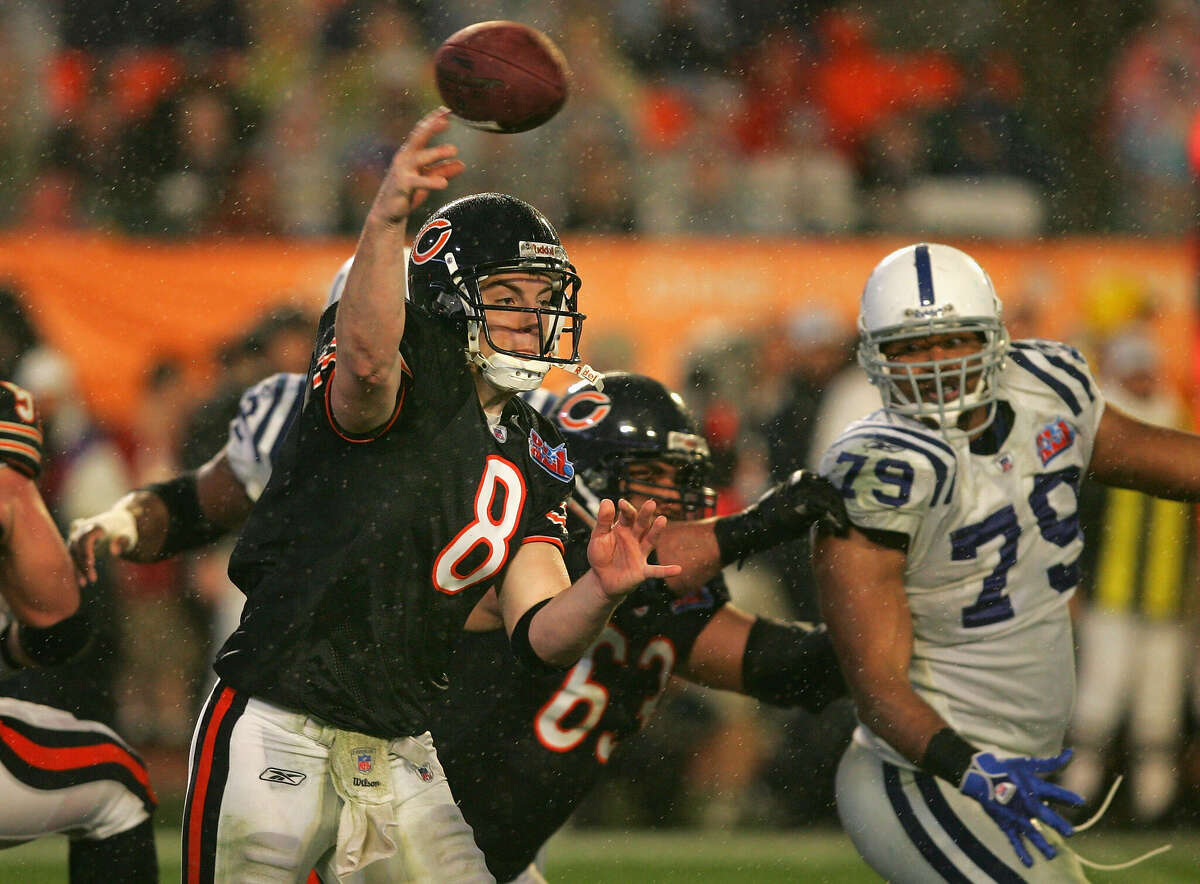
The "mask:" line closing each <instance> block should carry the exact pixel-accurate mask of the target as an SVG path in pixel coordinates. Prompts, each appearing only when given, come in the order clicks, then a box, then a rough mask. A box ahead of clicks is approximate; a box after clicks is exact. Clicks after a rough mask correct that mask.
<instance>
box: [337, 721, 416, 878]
mask: <svg viewBox="0 0 1200 884" xmlns="http://www.w3.org/2000/svg"><path fill="white" fill-rule="evenodd" d="M390 742H391V741H390V740H385V739H382V738H380V737H368V736H367V735H366V734H359V733H355V732H354V731H343V730H339V731H338V732H337V735H336V736H335V737H334V738H333V745H332V746H331V747H330V750H329V771H330V776H331V778H332V779H333V788H334V789H335V790H336V791H337V793H338V795H339V796H340V797H341V799H342V802H343V803H342V814H341V817H340V818H339V819H338V832H337V847H336V849H335V852H334V858H333V871H334V874H336V875H337V876H338V877H342V876H344V875H349V874H350V873H352V872H356V871H358V870H359V869H362V868H364V867H366V866H368V865H370V864H371V863H373V862H375V861H376V860H381V859H386V858H387V857H389V856H392V855H394V854H395V853H396V842H397V839H398V836H399V833H398V832H395V831H389V830H391V829H395V828H396V827H397V825H398V823H397V822H396V808H395V804H394V799H395V792H394V791H393V789H392V765H391V761H390V759H389V757H388V746H389V743H390Z"/></svg>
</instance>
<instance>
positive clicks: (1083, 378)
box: [1046, 355, 1096, 402]
mask: <svg viewBox="0 0 1200 884" xmlns="http://www.w3.org/2000/svg"><path fill="white" fill-rule="evenodd" d="M1046 361H1047V362H1049V363H1050V364H1051V365H1057V366H1058V367H1059V368H1061V369H1062V370H1063V371H1065V372H1066V373H1067V374H1069V375H1070V376H1071V377H1073V378H1075V380H1077V381H1079V386H1081V387H1083V392H1085V393H1087V397H1088V399H1090V400H1091V401H1092V402H1095V401H1096V397H1095V395H1094V394H1093V393H1092V385H1091V384H1090V383H1088V379H1087V375H1085V374H1084V373H1083V372H1081V371H1080V370H1079V369H1078V368H1076V367H1075V366H1073V365H1071V363H1069V362H1067V361H1066V360H1065V359H1063V358H1062V357H1060V356H1050V355H1047V356H1046Z"/></svg>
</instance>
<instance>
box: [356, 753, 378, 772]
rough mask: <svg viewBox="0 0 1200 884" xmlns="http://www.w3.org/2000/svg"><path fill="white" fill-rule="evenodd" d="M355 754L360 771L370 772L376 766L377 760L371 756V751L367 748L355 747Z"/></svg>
mask: <svg viewBox="0 0 1200 884" xmlns="http://www.w3.org/2000/svg"><path fill="white" fill-rule="evenodd" d="M354 755H355V757H356V759H357V761H358V771H359V773H370V772H371V769H372V768H373V767H375V760H374V759H373V758H372V757H371V753H370V751H369V750H367V749H355V750H354Z"/></svg>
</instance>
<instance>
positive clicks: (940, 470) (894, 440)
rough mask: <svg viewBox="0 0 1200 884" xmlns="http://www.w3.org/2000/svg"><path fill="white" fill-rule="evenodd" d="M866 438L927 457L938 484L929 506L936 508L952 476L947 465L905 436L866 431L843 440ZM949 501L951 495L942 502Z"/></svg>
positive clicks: (934, 488)
mask: <svg viewBox="0 0 1200 884" xmlns="http://www.w3.org/2000/svg"><path fill="white" fill-rule="evenodd" d="M864 437H865V438H867V439H878V440H880V441H881V442H890V443H891V444H893V445H899V446H900V447H901V448H905V449H907V450H909V451H915V452H917V453H918V454H923V455H925V457H926V459H927V460H928V461H929V463H930V465H932V466H933V474H934V475H935V476H936V477H937V483H936V484H935V485H934V486H933V495H932V496H931V497H930V498H929V505H930V506H934V505H936V504H937V502H938V495H940V494H941V493H942V487H943V486H944V485H945V484H946V477H947V476H948V475H949V474H950V470H949V468H948V467H947V466H946V464H944V463H942V461H941V460H939V459H938V456H937V455H936V454H934V453H933V452H932V451H930V450H929V449H928V448H922V447H921V446H920V445H917V444H916V443H914V442H911V441H909V440H908V439H905V438H904V437H903V436H892V435H888V434H887V433H883V432H880V431H879V430H866V431H863V432H861V433H854V434H853V435H851V436H844V437H843V438H845V439H860V438H864ZM949 499H950V495H949V494H947V495H946V496H945V498H943V500H942V502H943V503H946V502H947V501H949Z"/></svg>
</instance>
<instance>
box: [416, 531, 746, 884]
mask: <svg viewBox="0 0 1200 884" xmlns="http://www.w3.org/2000/svg"><path fill="white" fill-rule="evenodd" d="M571 538H572V539H571V541H570V543H569V545H568V549H567V557H566V558H567V564H568V567H569V568H570V571H571V577H572V578H573V579H577V578H578V577H579V575H580V574H581V573H582V572H583V571H585V570H586V569H587V550H586V547H587V534H586V533H582V536H581V533H580V532H577V531H574V530H573V531H572V534H571ZM728 600H729V593H728V590H727V589H726V588H725V582H724V580H723V579H722V578H721V577H720V576H719V575H718V576H717V577H716V578H715V579H714V580H713V581H711V582H710V583H709V584H708V585H707V586H705V587H704V588H703V589H702V590H700V591H699V592H697V593H695V594H694V595H692V596H689V597H685V598H676V597H675V596H673V595H672V594H671V593H670V592H669V591H668V590H667V588H666V586H665V584H663V582H662V581H659V580H650V581H647V582H645V583H643V584H642V585H641V586H639V587H638V588H637V589H635V590H634V591H633V592H632V593H631V594H630V595H629V597H628V598H627V599H626V600H625V601H624V602H622V604H621V605H620V606H619V607H618V608H617V610H616V612H615V613H614V614H613V617H612V620H611V621H610V622H609V624H608V626H607V627H605V629H604V632H603V633H601V635H600V637H599V638H598V639H597V640H596V642H595V644H593V645H592V647H591V649H590V650H589V651H588V652H587V654H585V655H584V656H583V658H582V659H581V660H580V661H579V662H578V663H576V664H575V665H574V666H573V667H572V668H571V669H570V670H568V671H567V672H565V673H545V674H536V675H535V674H533V673H531V672H529V671H528V670H527V669H525V668H523V667H522V666H521V665H520V664H519V663H518V662H517V661H516V659H515V658H514V656H513V653H512V651H511V650H510V649H509V647H508V641H507V639H506V637H505V634H504V632H503V630H497V631H495V632H487V633H467V634H465V636H464V639H463V641H461V642H460V643H459V645H458V647H457V648H456V649H455V652H454V655H453V658H452V663H451V673H452V678H451V688H450V690H449V691H448V692H447V693H446V695H445V697H444V700H445V702H444V703H442V704H439V706H438V708H437V709H436V710H435V716H434V729H433V735H434V741H435V742H436V744H437V747H438V750H437V751H438V758H439V759H441V761H442V765H443V767H445V769H446V778H447V780H448V781H449V783H450V789H451V791H453V792H454V797H455V798H456V799H457V800H458V802H459V806H460V808H461V809H462V812H463V816H465V817H466V820H467V822H468V823H470V825H471V828H472V829H473V830H474V832H475V841H476V843H477V844H478V845H479V848H480V849H481V850H482V851H483V853H484V856H485V857H486V858H487V863H488V868H489V870H490V871H491V872H492V874H493V875H495V876H496V880H497V881H510V880H512V879H513V878H515V877H516V876H517V875H519V874H520V873H521V871H522V870H524V869H525V867H526V866H528V865H529V864H530V863H531V862H533V860H534V857H535V856H536V855H537V852H538V850H540V849H541V847H542V845H543V844H544V843H545V842H546V839H548V838H549V837H550V836H551V835H553V834H554V832H555V831H557V830H558V828H559V827H560V826H561V825H562V824H563V823H564V822H566V820H567V817H569V816H570V815H571V812H572V811H573V810H574V809H575V807H576V806H577V805H578V804H579V802H580V801H581V800H582V799H583V797H584V795H586V794H587V792H588V791H589V790H590V789H591V788H592V786H593V785H595V783H596V781H597V780H598V779H599V777H600V774H601V772H602V771H603V769H604V765H605V764H606V763H607V761H608V759H609V756H610V755H611V753H612V751H613V748H614V747H615V746H616V745H617V744H618V743H619V742H620V741H621V740H622V739H624V738H625V737H627V736H630V735H632V734H635V733H637V731H638V730H639V729H640V728H641V727H642V726H643V725H644V724H645V723H646V721H647V720H648V719H649V718H650V716H651V715H652V714H653V712H654V708H655V706H656V704H657V703H658V700H659V697H660V696H661V695H662V692H663V690H664V689H665V688H666V686H667V682H668V680H669V679H670V676H671V673H672V672H673V671H674V670H675V668H676V667H677V666H678V665H679V664H680V663H681V662H683V661H686V660H687V658H688V656H689V655H690V654H691V651H692V645H693V643H694V642H695V640H696V637H697V636H698V635H699V634H700V633H701V632H702V631H703V630H704V628H705V627H706V626H707V625H708V623H709V621H710V620H711V619H712V617H713V615H714V614H715V613H716V612H717V611H718V610H719V609H720V608H721V606H722V605H724V604H725V603H726V602H727V601H728Z"/></svg>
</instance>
